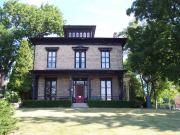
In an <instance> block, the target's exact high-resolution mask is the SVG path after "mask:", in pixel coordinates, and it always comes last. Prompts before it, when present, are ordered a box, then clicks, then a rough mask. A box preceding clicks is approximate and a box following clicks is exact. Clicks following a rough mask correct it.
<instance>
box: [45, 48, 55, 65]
mask: <svg viewBox="0 0 180 135" xmlns="http://www.w3.org/2000/svg"><path fill="white" fill-rule="evenodd" d="M46 50H47V68H56V58H57V50H58V47H47V48H46Z"/></svg>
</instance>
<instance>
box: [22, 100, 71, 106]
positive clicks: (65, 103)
mask: <svg viewBox="0 0 180 135" xmlns="http://www.w3.org/2000/svg"><path fill="white" fill-rule="evenodd" d="M21 107H71V101H70V100H52V101H50V100H25V101H23V102H22V104H21Z"/></svg>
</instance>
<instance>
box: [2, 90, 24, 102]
mask: <svg viewBox="0 0 180 135" xmlns="http://www.w3.org/2000/svg"><path fill="white" fill-rule="evenodd" d="M4 97H5V99H6V100H7V101H9V102H11V103H17V102H20V100H21V99H20V97H19V95H18V93H17V92H14V91H9V90H6V91H5V94H4Z"/></svg>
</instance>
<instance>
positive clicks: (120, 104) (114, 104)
mask: <svg viewBox="0 0 180 135" xmlns="http://www.w3.org/2000/svg"><path fill="white" fill-rule="evenodd" d="M88 105H89V107H100V108H101V107H102V108H134V107H136V106H135V104H134V103H133V102H130V101H98V100H90V101H88Z"/></svg>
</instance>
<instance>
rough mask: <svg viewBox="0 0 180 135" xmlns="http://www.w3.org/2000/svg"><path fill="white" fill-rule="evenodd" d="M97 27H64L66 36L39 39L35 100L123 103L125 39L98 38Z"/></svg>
mask: <svg viewBox="0 0 180 135" xmlns="http://www.w3.org/2000/svg"><path fill="white" fill-rule="evenodd" d="M95 29H96V26H89V25H88V26H87V25H86V26H85V25H65V26H64V37H37V38H31V39H30V41H31V42H32V44H33V45H34V47H35V51H34V55H35V57H34V67H33V70H32V74H33V78H34V79H33V99H37V100H44V99H45V100H60V99H69V100H72V101H73V102H78V103H80V102H86V101H87V100H122V99H123V98H124V97H125V96H124V91H123V73H124V70H123V65H122V64H123V52H122V47H123V45H124V44H125V43H126V39H125V38H96V37H94V34H95Z"/></svg>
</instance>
